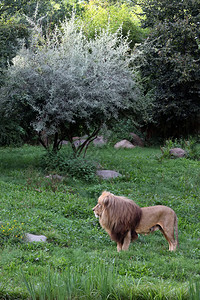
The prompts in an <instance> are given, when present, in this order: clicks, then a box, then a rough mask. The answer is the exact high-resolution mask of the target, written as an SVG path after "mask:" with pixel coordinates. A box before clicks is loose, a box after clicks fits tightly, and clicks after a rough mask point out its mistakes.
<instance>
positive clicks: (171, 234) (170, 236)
mask: <svg viewBox="0 0 200 300" xmlns="http://www.w3.org/2000/svg"><path fill="white" fill-rule="evenodd" d="M160 231H161V232H162V234H163V235H164V237H165V238H166V240H167V241H168V244H169V251H175V250H176V246H177V242H176V241H175V239H174V231H173V230H169V229H165V228H162V227H161V229H160Z"/></svg>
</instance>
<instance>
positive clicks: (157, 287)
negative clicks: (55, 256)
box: [23, 259, 197, 300]
mask: <svg viewBox="0 0 200 300" xmlns="http://www.w3.org/2000/svg"><path fill="white" fill-rule="evenodd" d="M33 276H34V274H33ZM38 279H39V280H38ZM23 281H24V283H25V285H26V287H27V290H28V292H29V295H30V297H31V299H32V300H55V299H57V300H69V299H87V300H93V299H95V300H104V299H112V300H122V299H123V300H125V299H127V300H128V299H130V300H142V299H144V300H145V299H147V300H154V299H157V300H159V299H160V300H176V299H177V300H181V299H182V300H183V299H189V295H188V294H187V289H186V287H183V286H182V287H179V288H177V286H176V288H175V287H173V286H171V285H170V284H169V286H166V285H164V284H163V283H160V282H159V283H155V284H153V283H151V282H147V283H143V282H142V280H138V281H137V280H135V279H133V278H132V280H129V281H128V283H127V280H126V278H123V277H120V276H119V274H118V272H117V269H116V268H115V266H114V265H113V266H106V265H105V264H104V263H103V262H102V261H99V260H98V259H97V261H96V262H95V263H94V265H92V266H90V267H89V268H88V269H87V270H86V271H85V272H84V273H82V272H80V270H79V268H78V267H76V268H74V267H73V268H69V269H66V270H65V271H64V272H62V273H57V272H56V273H55V271H54V270H51V269H48V271H47V272H46V274H45V275H43V276H42V278H37V281H36V282H35V281H34V279H32V278H30V277H29V278H28V277H27V276H25V275H24V273H23ZM38 282H39V283H38ZM192 299H197V298H192Z"/></svg>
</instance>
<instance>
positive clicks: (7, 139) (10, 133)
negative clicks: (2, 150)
mask: <svg viewBox="0 0 200 300" xmlns="http://www.w3.org/2000/svg"><path fill="white" fill-rule="evenodd" d="M24 136H25V131H24V130H23V128H22V127H21V126H19V125H17V124H15V123H14V122H8V121H7V122H2V124H0V146H21V145H22V144H23V137H24Z"/></svg>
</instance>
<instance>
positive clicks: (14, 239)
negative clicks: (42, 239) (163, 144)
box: [0, 146, 200, 300]
mask: <svg viewBox="0 0 200 300" xmlns="http://www.w3.org/2000/svg"><path fill="white" fill-rule="evenodd" d="M63 151H64V150H63ZM43 154H44V150H43V149H42V148H41V147H31V146H24V147H21V148H1V149H0V191H1V194H0V211H1V213H0V222H1V223H0V246H1V247H0V270H1V272H0V299H59V300H60V299H199V298H198V297H199V282H200V219H199V215H200V162H199V161H193V160H188V159H185V158H183V159H173V160H172V159H171V160H169V159H164V160H162V161H159V160H158V159H157V156H158V155H159V154H160V150H159V149H158V148H135V149H128V150H122V149H121V150H115V149H114V148H112V147H111V146H110V147H105V148H101V149H98V148H90V149H89V150H88V157H89V158H90V159H92V160H95V161H96V162H97V163H99V164H100V165H101V166H102V167H103V168H105V169H112V170H116V171H119V172H120V173H121V174H122V175H123V176H122V177H120V178H119V179H114V180H109V181H104V180H101V179H98V178H94V179H93V180H92V181H90V182H85V181H81V180H80V179H79V180H78V179H76V178H71V177H70V176H69V175H68V174H66V176H65V178H64V180H63V181H62V182H58V181H56V180H54V181H51V180H50V179H49V178H46V177H45V176H46V175H48V174H46V173H45V172H44V170H42V169H40V168H39V166H38V164H39V161H40V158H41V157H42V155H43ZM66 155H67V154H66ZM103 190H108V191H111V192H113V193H115V194H116V195H124V196H126V197H129V198H131V199H133V200H134V201H135V202H136V203H137V204H139V205H140V206H147V205H156V204H164V205H167V206H170V207H172V208H173V209H174V210H175V211H176V213H177V215H178V225H179V243H180V248H179V249H178V250H177V251H176V252H175V253H171V252H169V251H168V244H167V242H166V240H165V239H164V238H163V236H162V235H161V234H160V233H159V232H155V233H154V234H152V235H148V236H140V237H139V239H138V240H137V241H136V242H134V243H132V244H131V246H130V249H129V251H128V252H121V253H117V251H116V244H115V243H114V242H112V241H110V238H109V237H108V235H107V234H106V233H105V232H104V231H103V230H102V229H101V227H100V226H99V223H98V220H97V219H96V218H95V217H94V215H93V212H92V207H93V206H94V205H95V204H96V202H97V198H98V196H99V195H100V194H101V192H102V191H103ZM26 232H28V233H33V234H42V235H46V236H47V238H48V242H47V243H25V242H24V240H23V239H22V237H23V234H24V233H26Z"/></svg>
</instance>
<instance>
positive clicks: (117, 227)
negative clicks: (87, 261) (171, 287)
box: [93, 191, 179, 252]
mask: <svg viewBox="0 0 200 300" xmlns="http://www.w3.org/2000/svg"><path fill="white" fill-rule="evenodd" d="M93 211H94V214H95V216H96V217H97V218H99V223H100V225H101V227H102V228H103V229H105V231H106V232H107V233H108V235H109V236H110V238H111V239H112V240H114V241H115V242H116V243H117V251H118V252H119V251H121V250H128V248H129V245H130V242H131V241H133V240H136V239H137V238H138V234H149V233H152V232H154V231H156V230H160V231H161V232H162V234H163V235H164V237H165V238H166V240H167V242H168V243H169V251H175V250H176V247H177V246H179V243H178V222H177V216H176V214H175V212H174V211H173V209H171V208H170V207H167V206H164V205H156V206H149V207H139V206H138V205H137V204H136V203H135V202H134V201H132V200H130V199H128V198H125V197H121V196H116V195H114V194H112V193H110V192H107V191H104V192H103V193H102V195H101V196H100V197H99V198H98V203H97V205H96V206H95V207H93ZM174 229H175V235H176V240H175V239H174Z"/></svg>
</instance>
